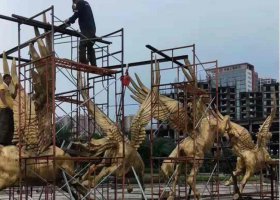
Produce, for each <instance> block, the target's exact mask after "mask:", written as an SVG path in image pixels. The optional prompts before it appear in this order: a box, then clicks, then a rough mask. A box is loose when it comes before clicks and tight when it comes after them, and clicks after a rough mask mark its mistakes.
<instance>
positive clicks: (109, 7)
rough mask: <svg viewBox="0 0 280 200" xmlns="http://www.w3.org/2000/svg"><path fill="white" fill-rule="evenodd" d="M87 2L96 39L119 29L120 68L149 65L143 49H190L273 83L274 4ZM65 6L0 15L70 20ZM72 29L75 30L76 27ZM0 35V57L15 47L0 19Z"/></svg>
mask: <svg viewBox="0 0 280 200" xmlns="http://www.w3.org/2000/svg"><path fill="white" fill-rule="evenodd" d="M88 2H89V3H90V5H91V6H92V9H93V12H94V16H95V21H96V26H97V35H104V34H106V33H109V32H113V31H115V30H118V29H120V28H124V31H125V62H126V63H127V62H134V61H140V60H147V59H149V55H150V54H149V53H150V52H149V50H148V49H147V48H146V47H145V45H146V44H151V45H153V46H155V47H156V48H158V49H164V48H171V47H176V46H183V45H189V44H196V49H197V54H198V57H199V58H200V60H202V61H208V60H216V59H217V60H218V61H219V65H220V66H223V65H230V64H235V63H242V62H249V63H251V64H253V65H254V66H255V68H256V71H257V72H258V73H259V76H261V77H273V78H277V79H278V68H279V2H278V0H269V1H264V0H235V1H225V0H88ZM71 3H72V1H71V0H24V1H23V0H1V6H0V14H2V15H7V16H11V14H13V13H15V14H18V15H23V16H26V17H30V16H32V15H34V14H36V13H38V12H40V11H42V10H43V9H46V8H47V7H49V6H51V5H54V6H55V15H56V16H57V17H59V18H61V19H66V18H68V17H70V16H71V15H72V9H71ZM73 27H74V28H76V29H78V25H77V24H75V25H74V26H73ZM0 30H1V31H0V36H1V38H2V41H1V43H0V51H1V52H2V51H3V50H7V49H10V48H12V47H14V46H16V45H17V31H16V25H14V24H13V23H10V22H9V23H8V22H5V21H4V20H1V19H0ZM32 37H33V36H32ZM24 39H25V38H24ZM26 39H27V38H26Z"/></svg>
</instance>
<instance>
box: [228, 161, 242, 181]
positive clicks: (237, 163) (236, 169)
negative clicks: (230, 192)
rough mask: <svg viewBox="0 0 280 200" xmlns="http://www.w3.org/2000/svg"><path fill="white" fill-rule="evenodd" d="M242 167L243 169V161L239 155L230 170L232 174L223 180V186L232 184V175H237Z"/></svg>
mask: <svg viewBox="0 0 280 200" xmlns="http://www.w3.org/2000/svg"><path fill="white" fill-rule="evenodd" d="M243 169H244V163H243V161H242V160H241V158H240V157H237V162H236V168H235V170H234V171H233V172H232V175H231V176H230V178H229V179H228V180H227V181H226V182H225V186H229V185H232V184H233V177H232V176H239V175H240V174H241V173H242V172H243Z"/></svg>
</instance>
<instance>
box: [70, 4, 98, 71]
mask: <svg viewBox="0 0 280 200" xmlns="http://www.w3.org/2000/svg"><path fill="white" fill-rule="evenodd" d="M72 8H73V11H74V14H73V15H72V17H70V18H69V19H68V20H66V21H65V23H66V24H73V23H75V21H76V19H78V18H79V26H80V30H81V33H82V35H83V37H81V38H80V45H79V61H80V62H81V63H84V64H88V62H87V61H89V62H90V64H91V65H93V66H96V57H95V51H94V48H93V45H94V43H95V41H94V38H95V37H96V36H95V33H96V27H95V22H94V17H93V14H92V10H91V7H90V5H89V3H88V2H86V1H84V0H73V6H72ZM86 51H87V57H86Z"/></svg>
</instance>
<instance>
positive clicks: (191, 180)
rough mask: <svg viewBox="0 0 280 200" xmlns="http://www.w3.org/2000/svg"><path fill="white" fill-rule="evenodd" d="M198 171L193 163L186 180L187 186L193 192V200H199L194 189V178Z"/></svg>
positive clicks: (197, 167) (196, 165) (197, 193)
mask: <svg viewBox="0 0 280 200" xmlns="http://www.w3.org/2000/svg"><path fill="white" fill-rule="evenodd" d="M195 162H196V161H195ZM198 169H199V166H198V164H195V163H194V164H193V166H192V169H191V172H190V174H189V176H188V178H187V183H188V184H189V186H190V187H191V188H192V190H193V194H194V199H200V194H199V192H198V191H197V189H196V176H197V173H198Z"/></svg>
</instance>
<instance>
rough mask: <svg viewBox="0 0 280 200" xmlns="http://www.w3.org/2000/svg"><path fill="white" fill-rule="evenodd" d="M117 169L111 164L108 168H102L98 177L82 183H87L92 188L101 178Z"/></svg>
mask: <svg viewBox="0 0 280 200" xmlns="http://www.w3.org/2000/svg"><path fill="white" fill-rule="evenodd" d="M117 168H118V166H117V165H116V164H113V165H112V166H110V167H104V168H103V169H102V170H101V172H100V173H99V174H98V175H96V176H95V177H93V178H90V179H89V180H87V181H88V182H86V181H84V182H83V183H85V184H87V183H88V184H89V187H91V188H94V187H95V186H96V185H97V184H98V183H99V182H100V180H101V179H102V178H103V177H105V176H107V175H109V174H111V173H113V172H114V171H115V170H116V169H117Z"/></svg>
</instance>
